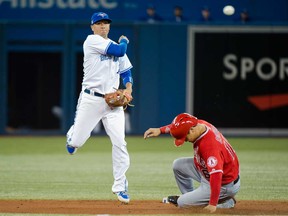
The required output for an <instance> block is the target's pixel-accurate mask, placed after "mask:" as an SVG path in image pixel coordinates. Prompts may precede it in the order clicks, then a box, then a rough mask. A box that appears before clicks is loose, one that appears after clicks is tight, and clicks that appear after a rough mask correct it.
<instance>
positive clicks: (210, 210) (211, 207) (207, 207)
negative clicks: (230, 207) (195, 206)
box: [204, 205, 217, 213]
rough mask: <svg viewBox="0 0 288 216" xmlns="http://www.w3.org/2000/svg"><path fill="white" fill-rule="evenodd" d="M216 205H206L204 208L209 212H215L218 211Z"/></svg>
mask: <svg viewBox="0 0 288 216" xmlns="http://www.w3.org/2000/svg"><path fill="white" fill-rule="evenodd" d="M216 208H217V207H216V206H213V205H208V206H206V207H204V210H205V211H207V212H209V213H214V212H215V211H216Z"/></svg>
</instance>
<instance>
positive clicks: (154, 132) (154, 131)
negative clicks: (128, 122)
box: [144, 128, 161, 139]
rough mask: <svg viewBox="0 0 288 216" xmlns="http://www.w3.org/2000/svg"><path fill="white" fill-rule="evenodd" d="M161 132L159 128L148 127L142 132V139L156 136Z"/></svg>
mask: <svg viewBox="0 0 288 216" xmlns="http://www.w3.org/2000/svg"><path fill="white" fill-rule="evenodd" d="M160 134H161V131H160V128H149V129H148V130H147V131H145V133H144V139H147V138H149V137H157V136H159V135H160Z"/></svg>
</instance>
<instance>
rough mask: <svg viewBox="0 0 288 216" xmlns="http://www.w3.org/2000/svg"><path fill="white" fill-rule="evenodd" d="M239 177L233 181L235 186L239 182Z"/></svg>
mask: <svg viewBox="0 0 288 216" xmlns="http://www.w3.org/2000/svg"><path fill="white" fill-rule="evenodd" d="M239 179H240V176H239V175H238V177H237V179H236V180H235V181H234V184H237V182H238V181H239Z"/></svg>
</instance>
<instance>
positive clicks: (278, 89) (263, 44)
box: [187, 27, 288, 134]
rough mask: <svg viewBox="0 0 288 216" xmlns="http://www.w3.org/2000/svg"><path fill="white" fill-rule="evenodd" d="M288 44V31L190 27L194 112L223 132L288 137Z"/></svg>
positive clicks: (190, 101) (191, 107)
mask: <svg viewBox="0 0 288 216" xmlns="http://www.w3.org/2000/svg"><path fill="white" fill-rule="evenodd" d="M287 44H288V29H287V28H265V27H261V28H260V27H258V28H255V27H250V28H248V27H246V28H244V27H241V28H217V27H215V28H193V27H190V29H189V55H188V56H189V57H188V58H189V62H190V63H189V64H188V71H187V78H188V79H187V101H188V102H187V109H188V111H191V112H193V113H194V114H195V115H196V116H198V117H199V118H204V119H207V120H208V121H211V122H212V123H214V124H215V125H217V126H218V127H222V128H230V129H233V128H234V129H236V128H238V129H239V128H240V129H245V130H243V131H246V132H248V133H251V132H252V131H254V132H255V133H256V134H257V132H261V133H264V134H267V133H268V134H271V133H273V134H286V133H287V134H288V130H287V128H288V50H287ZM190 98H191V99H190Z"/></svg>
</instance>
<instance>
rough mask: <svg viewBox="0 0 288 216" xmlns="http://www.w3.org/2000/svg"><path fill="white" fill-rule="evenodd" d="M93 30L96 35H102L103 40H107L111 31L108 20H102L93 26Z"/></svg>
mask: <svg viewBox="0 0 288 216" xmlns="http://www.w3.org/2000/svg"><path fill="white" fill-rule="evenodd" d="M91 29H92V31H93V32H94V34H97V35H100V36H102V37H103V38H107V37H108V34H109V31H110V23H109V22H108V21H107V20H101V21H99V22H96V23H94V24H93V25H92V26H91Z"/></svg>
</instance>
